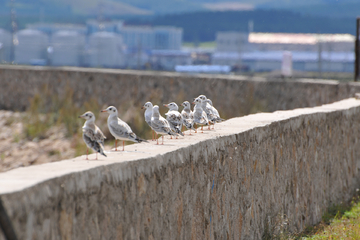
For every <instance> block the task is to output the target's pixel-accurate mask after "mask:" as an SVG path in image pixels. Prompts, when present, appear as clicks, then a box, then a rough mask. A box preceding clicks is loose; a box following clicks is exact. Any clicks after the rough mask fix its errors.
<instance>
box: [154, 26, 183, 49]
mask: <svg viewBox="0 0 360 240" xmlns="http://www.w3.org/2000/svg"><path fill="white" fill-rule="evenodd" d="M182 34H183V30H182V29H181V28H176V27H154V35H155V36H154V38H155V40H154V49H162V50H180V49H181V47H182Z"/></svg>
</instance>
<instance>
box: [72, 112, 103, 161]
mask: <svg viewBox="0 0 360 240" xmlns="http://www.w3.org/2000/svg"><path fill="white" fill-rule="evenodd" d="M79 118H83V119H85V120H86V121H85V123H84V126H83V127H82V132H83V135H82V137H83V139H84V142H85V144H86V146H87V149H86V160H88V155H89V148H91V149H92V150H94V151H95V152H96V160H97V153H100V154H101V155H103V156H105V157H106V154H105V153H104V139H106V137H105V135H104V134H103V133H102V132H101V130H100V128H98V126H96V125H95V115H94V114H93V113H92V112H90V111H88V112H86V113H84V114H83V115H80V116H79Z"/></svg>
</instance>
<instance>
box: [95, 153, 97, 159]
mask: <svg viewBox="0 0 360 240" xmlns="http://www.w3.org/2000/svg"><path fill="white" fill-rule="evenodd" d="M95 160H98V159H97V152H96V158H95Z"/></svg>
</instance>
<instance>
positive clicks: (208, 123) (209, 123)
mask: <svg viewBox="0 0 360 240" xmlns="http://www.w3.org/2000/svg"><path fill="white" fill-rule="evenodd" d="M208 124H209V125H208V130H210V127H211V126H210V122H208Z"/></svg>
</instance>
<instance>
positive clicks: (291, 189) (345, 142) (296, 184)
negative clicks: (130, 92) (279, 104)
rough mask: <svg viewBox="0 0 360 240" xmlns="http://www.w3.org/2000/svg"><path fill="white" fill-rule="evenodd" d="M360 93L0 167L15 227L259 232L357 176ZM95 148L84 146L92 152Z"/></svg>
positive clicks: (331, 195)
mask: <svg viewBox="0 0 360 240" xmlns="http://www.w3.org/2000/svg"><path fill="white" fill-rule="evenodd" d="M359 116H360V101H358V100H355V99H346V100H342V101H339V102H335V103H332V104H328V105H323V106H319V107H314V108H303V109H295V110H289V111H277V112H274V113H258V114H253V115H248V116H246V117H241V118H233V119H229V120H227V121H225V122H223V123H220V124H217V125H216V128H215V130H211V131H204V133H203V134H202V133H197V134H194V135H192V136H189V135H187V134H186V136H185V137H184V138H180V139H177V140H175V139H173V140H169V139H167V138H166V140H165V144H164V145H158V146H157V145H155V144H154V143H153V142H150V143H142V144H134V145H130V146H127V147H126V149H125V150H126V151H125V152H114V151H112V152H109V153H108V157H107V158H104V157H101V158H100V159H99V160H89V161H86V160H84V156H82V157H78V158H75V159H70V160H65V161H60V162H54V163H48V164H43V165H37V166H31V167H26V168H19V169H15V170H11V171H8V172H5V173H1V174H0V197H1V200H2V201H3V203H4V206H5V208H6V210H7V212H8V215H9V217H10V219H11V220H12V223H13V225H14V229H15V231H16V233H17V234H18V237H19V239H261V238H262V237H263V236H265V235H266V234H268V233H271V232H273V231H276V229H277V228H278V227H281V224H282V223H283V222H287V223H288V225H286V226H285V227H286V228H287V229H288V230H290V231H293V232H296V231H301V230H303V229H304V228H305V226H307V225H312V224H315V223H317V222H319V221H320V220H321V216H322V214H323V213H324V211H325V210H326V209H327V207H329V206H331V205H332V204H338V203H340V202H341V201H346V200H349V199H350V198H351V196H352V194H353V193H354V192H355V191H356V188H358V187H359V186H360V174H359V169H360V147H359V141H358V136H360V117H359ZM93 158H94V155H90V159H93Z"/></svg>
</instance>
